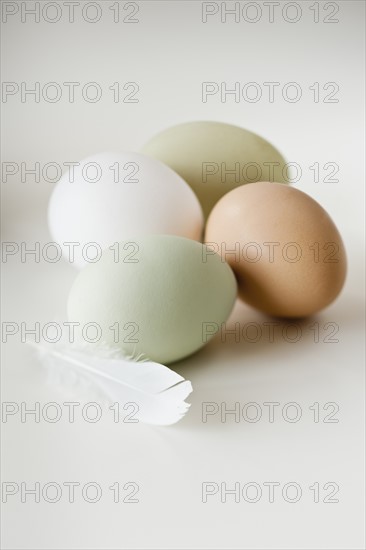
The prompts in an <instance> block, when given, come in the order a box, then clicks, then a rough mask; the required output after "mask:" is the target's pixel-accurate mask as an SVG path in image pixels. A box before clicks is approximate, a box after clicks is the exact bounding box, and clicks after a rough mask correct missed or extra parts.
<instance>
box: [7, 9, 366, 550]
mask: <svg viewBox="0 0 366 550" xmlns="http://www.w3.org/2000/svg"><path fill="white" fill-rule="evenodd" d="M13 4H16V5H17V6H18V7H20V2H18V3H16V2H13ZM33 4H34V2H27V5H28V7H31V6H32V5H33ZM41 4H42V5H44V4H45V3H44V2H41ZM58 4H59V6H60V8H61V11H62V17H61V19H60V21H58V22H57V23H54V24H51V23H48V22H47V21H44V19H43V18H42V16H41V21H40V23H35V22H34V19H33V18H32V16H28V17H27V18H26V21H25V22H24V23H22V21H21V16H20V12H19V13H18V14H15V15H14V16H11V17H9V19H8V21H7V22H6V23H3V25H2V31H3V38H2V60H3V81H6V82H16V83H19V84H20V83H21V82H26V83H27V85H28V87H32V85H34V83H35V82H40V84H41V86H43V85H44V84H45V83H48V82H57V83H60V85H62V83H63V82H71V81H74V82H80V83H81V86H80V87H79V89H80V88H81V87H82V86H83V85H84V84H85V83H87V82H92V81H93V82H98V83H99V84H100V86H101V87H102V89H103V96H102V98H101V100H100V101H99V102H97V103H88V102H87V101H85V100H83V98H82V97H81V95H80V92H76V99H75V102H74V103H72V104H71V103H69V101H68V99H67V95H66V88H64V87H63V90H64V92H65V95H63V96H62V98H61V100H60V101H59V102H57V103H48V102H47V101H44V100H42V99H41V101H40V102H39V103H36V102H34V100H33V98H31V97H28V98H27V101H26V102H24V103H22V102H21V98H20V94H16V95H14V96H11V97H10V96H9V97H8V98H7V99H6V101H5V102H4V103H3V104H2V111H3V123H2V130H3V137H4V138H5V144H4V145H3V150H2V157H3V161H5V162H16V163H19V164H20V163H21V162H25V163H27V165H29V166H31V165H32V164H34V163H35V162H40V163H41V166H43V165H44V164H46V163H47V162H51V161H54V162H58V163H59V164H60V165H62V164H63V163H64V162H68V161H69V162H70V161H78V160H80V159H82V158H84V157H86V156H88V155H90V154H93V153H96V152H99V151H104V150H110V149H111V150H118V149H121V150H123V149H127V150H128V149H130V150H138V149H139V147H141V146H142V144H143V143H144V142H145V141H147V139H149V138H150V137H151V136H152V135H154V133H156V132H158V131H160V130H162V129H163V128H165V127H167V126H170V125H173V124H176V123H180V122H185V121H188V120H200V119H201V120H202V119H207V120H219V121H223V122H228V123H233V124H237V125H239V126H243V127H245V128H248V129H249V130H252V131H255V132H257V133H259V134H260V135H262V136H263V137H265V138H267V139H269V140H270V141H271V142H272V143H273V144H274V145H275V146H277V147H278V148H279V150H280V151H281V152H282V153H283V154H284V155H285V157H286V159H287V160H288V161H292V162H296V163H298V164H299V165H300V166H301V168H302V177H301V180H300V181H299V182H297V183H296V184H295V186H296V187H298V188H300V189H302V190H303V191H305V192H307V193H309V194H310V195H311V196H313V197H314V198H315V199H316V200H318V201H319V202H320V203H321V204H322V205H323V206H324V207H325V208H326V209H327V211H328V212H329V213H330V215H331V216H332V218H333V219H334V221H335V222H336V224H337V226H338V228H339V230H340V232H341V233H342V235H343V238H344V242H345V245H346V249H347V254H348V260H349V272H348V278H347V283H346V286H345V288H344V291H343V292H342V294H341V296H340V297H339V299H338V300H337V301H336V302H335V303H334V304H333V305H332V306H331V307H329V308H328V309H326V310H325V311H324V312H322V313H321V314H319V315H318V316H317V317H316V318H315V319H310V320H307V321H304V322H303V323H302V324H301V328H302V337H301V339H300V340H299V341H298V342H296V343H293V344H291V343H288V342H287V341H286V340H285V339H284V338H283V337H282V336H281V334H282V333H281V329H282V327H279V330H278V332H276V334H277V336H276V338H275V341H274V342H273V343H270V342H269V341H268V338H267V337H266V335H265V334H266V333H265V331H264V330H263V337H262V338H261V339H260V340H259V342H257V343H249V342H248V341H246V340H245V339H242V340H241V342H240V343H235V341H233V338H232V337H228V340H227V342H226V343H225V342H222V341H220V337H217V338H216V339H215V340H213V341H212V342H211V343H210V344H209V345H208V346H207V347H206V348H205V349H203V350H202V351H201V352H199V353H197V354H196V355H195V356H193V357H191V358H189V359H187V360H185V361H182V362H181V363H179V364H177V365H176V369H177V370H178V372H180V373H181V374H182V375H183V376H185V377H186V378H189V379H190V380H191V381H192V384H193V388H194V392H193V394H192V395H191V396H190V402H191V403H192V406H191V409H190V411H189V413H188V415H187V416H186V418H184V419H183V420H182V421H181V422H180V423H179V424H177V425H175V426H173V427H170V428H155V427H150V426H146V425H139V424H138V425H136V424H126V423H114V422H113V421H112V416H111V412H110V411H108V409H107V408H106V409H104V414H103V417H102V420H101V421H100V422H99V423H96V424H91V423H88V422H86V421H84V420H83V419H82V418H81V417H80V414H79V415H78V416H77V421H76V422H75V423H74V424H70V423H69V422H67V420H66V418H65V417H63V418H62V420H61V421H60V422H58V423H55V424H52V423H48V422H46V421H44V420H42V419H41V422H40V423H35V422H34V421H33V419H32V418H31V417H29V418H28V420H27V422H25V423H22V422H21V421H20V416H19V415H15V416H13V417H10V418H9V419H8V421H7V422H6V423H4V422H3V424H2V440H3V457H2V458H3V471H2V479H3V482H4V481H12V482H15V483H18V484H20V483H21V482H22V481H23V482H26V484H27V486H29V487H30V486H32V484H34V483H35V482H37V481H38V482H40V483H41V484H42V485H43V484H45V483H47V482H50V481H52V482H57V483H59V484H62V483H63V482H65V481H66V482H67V481H76V482H79V483H80V484H81V485H83V484H85V483H87V482H90V481H94V482H96V483H99V485H100V486H101V488H102V490H103V494H102V498H101V499H100V501H99V502H98V503H96V504H91V503H87V502H85V501H84V500H83V499H82V497H81V494H80V491H79V492H78V491H76V497H75V502H74V503H73V504H70V503H69V502H68V499H67V494H66V490H65V493H63V497H62V498H61V500H60V502H58V503H55V504H51V503H48V502H45V500H43V499H41V502H40V503H34V500H33V498H32V497H28V499H27V501H26V503H22V502H21V499H20V494H19V493H18V494H17V495H14V496H13V497H9V499H8V502H7V503H6V504H3V512H2V514H3V517H2V520H3V521H2V543H3V547H4V548H8V549H20V548H21V549H23V548H24V549H35V548H37V549H38V548H42V549H43V548H44V549H46V548H47V549H56V548H57V549H61V548H62V549H73V548H78V549H79V548H80V549H84V548H93V549H94V548H95V549H106V548H113V549H114V548H144V549H145V548H146V549H150V548H151V549H165V548H174V549H183V548H186V549H198V548H199V549H201V548H202V549H203V548H205V549H211V548H215V549H216V548H217V549H226V548H233V549H234V548H235V549H239V548H240V549H290V548H291V549H300V548H301V549H359V548H364V546H363V545H364V542H363V515H364V508H363V484H364V479H363V449H364V446H363V439H364V436H363V423H364V392H363V387H364V371H363V348H364V347H363V339H364V324H363V320H364V315H363V280H364V273H363V251H364V244H363V211H364V206H363V205H364V172H363V166H364V164H363V151H364V139H363V120H364V107H363V94H364V59H363V49H364V3H363V2H362V1H359V2H358V1H355V2H353V1H351V2H345V1H341V2H337V3H330V4H331V6H330V7H329V3H328V7H326V5H325V4H326V3H324V2H320V4H319V9H320V12H319V14H320V21H319V23H314V10H311V9H310V6H313V5H314V3H313V2H298V3H297V5H298V6H300V7H301V11H302V14H301V17H300V19H299V21H298V22H296V23H289V22H288V21H286V20H285V19H284V17H283V16H282V8H283V7H284V5H285V3H283V2H282V3H281V5H280V6H279V7H277V8H276V11H275V19H274V22H273V23H270V22H269V21H268V19H269V15H268V13H269V12H268V9H269V8H268V7H266V6H265V4H264V3H263V2H256V3H254V4H255V5H256V6H259V7H260V8H261V10H262V16H261V17H260V18H259V20H258V22H257V23H249V22H248V21H245V19H244V18H243V17H241V18H240V22H238V23H236V22H235V20H234V17H233V16H228V18H227V21H226V23H222V22H221V20H220V13H218V14H217V15H214V16H211V17H209V18H208V21H207V23H203V22H202V17H201V13H202V5H201V2H195V1H186V2H173V1H162V2H155V1H145V2H139V13H138V14H137V15H136V16H135V17H136V18H137V19H138V20H139V22H138V23H135V24H128V23H123V22H122V21H120V22H119V23H114V22H113V12H112V11H111V10H110V9H109V8H110V6H111V5H112V4H113V3H112V2H109V1H105V2H100V3H99V6H100V9H101V11H102V17H101V19H100V21H99V22H97V23H95V24H91V23H88V22H86V21H84V20H83V19H82V17H81V6H84V4H85V2H83V1H82V2H81V4H80V6H79V8H75V21H74V23H69V22H68V11H67V8H66V7H65V6H64V3H63V2H59V3H58ZM245 4H248V3H247V2H241V3H240V5H241V7H243V6H244V5H245ZM287 4H288V3H287ZM217 5H218V6H219V3H218V4H217ZM333 5H336V6H339V12H338V13H337V14H336V15H334V16H333V19H339V22H338V23H325V22H324V21H323V20H324V18H325V17H326V16H327V15H328V16H330V14H331V12H332V11H333ZM123 6H124V3H121V18H122V17H126V14H128V13H129V12H131V11H132V9H131V8H128V7H127V9H125V10H124V9H123ZM228 7H229V8H230V7H233V3H232V2H230V3H229V4H228ZM251 9H253V10H254V9H256V8H255V7H254V8H251ZM285 9H289V11H288V12H285V16H286V17H287V18H293V17H294V13H295V12H294V11H291V10H293V9H295V8H291V7H290V8H289V7H287V8H285ZM50 10H51V8H50ZM89 13H90V17H94V15H93V12H92V11H90V12H89ZM53 16H54V15H53V13H52V12H51V11H50V12H49V17H53ZM253 17H254V11H249V12H248V17H247V18H253ZM131 81H134V82H137V83H138V85H139V87H140V91H139V93H138V98H139V102H138V103H134V104H128V103H123V102H120V103H114V102H113V97H112V92H111V91H110V90H109V89H108V87H109V86H111V85H112V84H113V83H114V82H120V83H121V86H123V85H124V84H125V83H126V82H131ZM205 81H210V82H217V83H221V82H226V83H227V87H228V88H232V87H233V85H234V83H235V82H240V83H241V84H245V83H247V82H257V83H258V84H259V85H260V86H261V89H262V91H263V96H262V98H261V99H260V100H259V101H258V102H257V103H250V102H248V101H245V100H244V99H242V100H241V101H240V102H238V103H236V102H235V101H234V99H233V96H227V101H226V102H222V101H220V96H219V95H216V96H213V97H210V98H208V101H207V102H206V103H204V102H202V98H201V86H202V82H205ZM264 82H279V83H280V86H279V87H278V88H277V89H276V90H277V91H276V96H275V101H274V102H273V103H270V102H269V101H268V88H266V87H265V86H263V83H264ZM288 82H297V83H298V85H299V86H300V87H301V90H302V97H301V99H300V100H299V101H297V102H294V103H291V102H289V101H286V100H284V99H283V97H282V95H281V90H282V88H283V86H284V85H285V84H286V83H288ZM314 82H319V84H320V101H319V102H314V95H313V92H312V91H311V90H310V89H309V87H310V86H312V85H313V84H314ZM328 82H336V83H337V84H338V86H339V92H338V93H337V94H336V96H335V97H336V98H337V99H338V100H339V101H338V102H337V103H325V102H324V101H323V100H324V97H325V95H326V92H325V91H324V90H323V89H322V87H323V85H325V84H326V83H328ZM122 91H123V90H122ZM329 91H331V89H328V90H327V92H329ZM314 162H318V163H319V164H320V166H323V165H324V164H325V163H327V162H336V163H337V164H338V165H339V172H338V174H337V175H336V176H335V177H336V178H338V180H339V181H338V182H335V183H329V182H325V181H324V177H325V176H326V175H327V173H328V172H324V171H323V170H321V173H320V181H319V182H314V175H313V172H312V171H311V170H310V169H309V166H311V165H313V164H314ZM52 187H53V184H51V183H49V182H47V181H44V179H43V178H42V177H41V180H40V182H39V183H35V182H34V179H33V178H32V177H31V176H29V177H28V178H27V179H26V182H23V183H22V182H21V178H20V174H17V175H15V176H12V177H10V178H9V179H8V181H7V182H6V183H5V182H4V181H3V183H2V208H3V240H4V241H15V242H17V243H20V242H21V241H25V242H26V243H27V244H29V246H31V244H32V243H34V242H35V241H40V242H41V243H46V242H48V241H49V240H50V235H49V233H48V229H47V220H46V207H47V201H48V198H49V195H50V193H51V190H52ZM65 216H67V212H65ZM290 240H291V239H290ZM2 267H3V288H2V297H3V312H2V317H3V321H13V322H17V323H21V322H22V321H23V322H27V323H29V324H32V323H34V322H36V321H39V322H41V323H47V322H49V321H51V320H54V319H55V318H59V319H63V318H64V317H65V302H66V298H67V295H68V292H69V289H70V286H71V284H72V281H73V279H74V277H75V271H74V269H73V267H71V266H70V265H67V264H66V263H65V262H62V263H58V264H50V263H47V262H41V263H39V264H37V263H34V262H33V261H32V259H31V258H30V259H28V261H27V262H26V263H21V262H20V258H19V257H18V256H14V258H11V259H10V260H9V261H8V262H7V263H6V264H3V266H2ZM237 321H239V322H240V323H242V325H245V324H246V323H248V322H257V323H261V326H263V325H262V324H263V323H264V322H266V321H268V319H266V318H265V317H264V316H261V315H260V314H259V313H256V312H254V311H252V310H250V309H249V308H246V307H245V306H243V305H241V304H237V306H236V307H235V310H234V312H233V315H232V317H231V322H232V323H234V322H237ZM314 322H317V323H319V326H320V342H318V343H315V342H314V332H313V331H312V330H311V328H310V326H311V325H312V324H313V323H314ZM326 323H335V324H337V325H338V327H339V331H338V334H337V335H336V336H335V338H337V339H338V340H339V341H338V342H335V343H334V342H333V343H326V342H324V339H325V338H326V335H327V334H329V333H330V329H329V326H328V329H324V325H325V324H326ZM284 325H286V323H285V324H284ZM2 387H3V400H4V401H14V402H17V403H20V402H21V401H24V402H26V403H27V404H28V405H29V406H30V405H32V404H34V403H35V402H36V401H38V402H40V403H41V404H44V403H48V402H50V401H56V402H58V403H61V404H62V403H63V402H64V401H68V400H71V401H80V402H87V401H90V400H92V399H93V396H92V397H91V395H90V394H88V393H85V394H83V393H81V394H78V393H77V392H78V390H77V389H76V390H75V391H74V393H72V392H71V393H70V394H69V393H68V392H67V391H66V389H65V388H64V387H63V386H61V385H52V384H51V385H50V384H47V383H46V382H45V373H44V372H43V370H42V368H41V366H40V364H39V361H38V359H37V358H35V357H34V355H33V353H32V350H30V349H28V348H27V347H26V346H25V345H24V344H21V342H20V337H19V335H17V336H14V337H13V338H9V340H8V343H7V344H6V345H4V346H3V367H2ZM83 391H84V390H83ZM70 396H71V397H70ZM203 402H216V403H218V404H219V406H220V403H226V405H227V407H228V408H233V406H234V403H235V402H239V403H240V407H244V406H245V404H246V403H250V402H255V403H257V404H258V406H259V407H260V410H261V411H262V418H261V419H260V420H258V422H256V423H251V422H248V421H246V420H245V419H243V418H241V420H240V421H239V422H237V423H236V422H235V420H234V417H233V415H229V416H227V418H226V422H221V418H220V414H216V415H213V416H210V417H208V419H207V422H206V423H204V422H202V403H203ZM265 402H278V403H279V406H278V407H277V408H276V412H275V418H274V422H269V420H268V407H266V406H265V405H263V403H265ZM289 402H296V403H297V404H298V406H300V407H301V412H302V415H301V418H300V419H299V421H298V422H293V423H291V422H289V421H288V420H285V419H284V418H283V416H282V414H281V412H282V411H283V407H284V406H285V405H286V403H289ZM314 402H318V403H319V404H320V421H319V422H314V413H313V411H312V410H311V409H309V407H311V406H312V405H313V403H314ZM329 402H332V403H336V404H337V406H338V407H339V411H338V412H337V413H336V414H335V416H334V419H338V420H339V422H336V423H329V422H324V418H325V416H326V414H327V413H329V412H331V410H332V409H328V410H327V411H325V410H323V406H324V405H325V404H326V403H329ZM293 412H294V410H293V409H292V410H289V411H288V414H289V415H291V414H293ZM251 413H253V410H252V411H248V414H251ZM129 481H134V482H136V483H138V484H139V486H140V491H139V493H138V495H137V496H138V498H139V503H135V504H128V503H119V504H116V503H114V502H113V495H112V492H111V491H110V490H109V489H108V487H109V486H111V485H112V484H113V483H114V482H119V483H120V484H121V485H122V486H123V484H124V483H126V482H129ZM271 481H273V482H278V483H280V484H281V485H280V487H279V488H277V491H276V492H275V499H274V502H273V503H270V502H269V499H268V489H267V488H266V486H263V483H264V482H271ZM203 482H213V483H218V484H220V483H221V482H225V483H226V484H227V486H228V488H231V487H233V485H234V483H235V482H239V483H240V484H241V486H243V485H245V484H246V483H248V482H255V483H257V484H259V485H260V486H261V488H262V491H263V494H262V497H261V499H260V500H259V501H258V502H256V503H249V502H246V501H245V500H244V499H241V501H240V502H239V503H236V502H235V501H234V497H233V496H232V495H231V496H230V495H229V496H228V498H227V502H226V503H222V502H221V501H220V493H217V494H216V495H214V496H211V497H208V501H207V503H203V502H202V498H201V492H202V488H201V486H202V483H203ZM288 482H294V483H297V484H298V485H299V486H300V487H301V489H302V496H301V498H300V500H299V501H298V502H296V503H289V502H287V501H286V500H285V499H284V498H283V497H282V492H281V491H282V488H283V486H284V484H286V483H288ZM315 482H318V483H319V484H320V488H321V490H320V502H319V503H314V493H313V492H312V491H311V490H310V489H309V486H311V485H313V484H314V483H315ZM327 482H333V483H336V484H337V485H338V486H339V492H338V493H337V495H336V496H335V498H337V499H338V500H339V502H337V503H325V502H323V499H324V497H325V496H326V495H327V494H329V493H330V491H331V490H330V489H329V488H328V489H327V490H324V489H323V486H324V484H326V483H327ZM290 496H292V494H291V492H290Z"/></svg>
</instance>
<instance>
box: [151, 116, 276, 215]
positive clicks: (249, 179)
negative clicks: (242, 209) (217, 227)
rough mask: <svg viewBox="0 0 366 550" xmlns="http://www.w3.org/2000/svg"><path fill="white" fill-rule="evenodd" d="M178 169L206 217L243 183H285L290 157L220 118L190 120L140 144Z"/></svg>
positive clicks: (255, 135) (152, 154)
mask: <svg viewBox="0 0 366 550" xmlns="http://www.w3.org/2000/svg"><path fill="white" fill-rule="evenodd" d="M142 152H143V153H144V154H146V155H149V156H151V157H154V158H156V159H158V160H160V161H162V162H164V163H165V164H167V165H168V166H170V168H172V169H173V170H175V172H177V173H178V174H179V175H180V176H181V177H182V178H183V179H184V180H185V181H186V182H187V183H188V184H189V185H190V186H191V188H192V189H193V191H194V192H195V193H196V195H197V197H198V199H199V201H200V203H201V206H202V209H203V212H204V214H205V217H206V218H207V216H208V214H209V213H210V212H211V210H212V208H213V207H214V205H215V204H216V203H217V202H218V200H219V199H220V198H221V197H222V196H223V195H225V194H226V193H227V192H228V191H231V190H232V189H234V188H235V187H238V186H239V185H243V184H245V183H254V182H257V181H277V182H279V183H287V168H286V167H285V164H286V161H285V159H284V158H283V156H282V155H281V154H280V153H279V152H278V151H277V149H275V148H274V147H273V146H272V145H271V144H270V143H269V142H268V141H266V140H265V139H263V138H262V137H260V136H258V135H257V134H254V133H253V132H249V131H248V130H244V129H243V128H239V127H238V126H233V125H231V124H224V123H221V122H207V121H201V122H187V123H184V124H178V125H177V126H172V127H171V128H168V129H167V130H164V131H163V132H161V133H159V134H157V135H156V136H154V137H153V138H152V139H151V140H150V141H149V142H148V143H146V145H145V146H144V147H143V148H142Z"/></svg>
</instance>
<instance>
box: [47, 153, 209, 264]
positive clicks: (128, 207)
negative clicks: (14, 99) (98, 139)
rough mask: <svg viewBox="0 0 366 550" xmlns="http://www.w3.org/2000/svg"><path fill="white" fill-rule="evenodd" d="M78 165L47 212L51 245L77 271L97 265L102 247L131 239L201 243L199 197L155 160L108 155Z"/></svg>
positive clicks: (59, 186) (66, 176) (59, 187)
mask: <svg viewBox="0 0 366 550" xmlns="http://www.w3.org/2000/svg"><path fill="white" fill-rule="evenodd" d="M77 164H78V165H77V166H71V168H70V170H69V171H68V172H67V173H65V174H64V175H63V176H62V178H61V179H60V181H59V182H58V183H57V185H56V187H55V189H54V191H53V193H52V196H51V199H50V203H49V210H48V221H49V228H50V232H51V234H52V237H53V239H54V241H55V242H57V243H58V244H59V245H60V246H61V248H62V251H63V255H64V257H65V258H66V259H68V260H69V261H71V262H72V263H73V264H74V265H76V266H77V267H82V266H83V265H85V264H87V263H93V262H94V261H97V260H98V258H99V257H100V255H101V253H102V250H103V249H104V248H106V247H108V246H110V245H112V246H113V244H114V243H115V242H118V241H122V240H125V239H129V238H130V237H131V236H134V237H138V236H142V235H149V234H172V235H179V236H182V237H187V238H189V239H197V240H200V239H201V238H202V230H203V215H202V210H201V207H200V204H199V201H198V199H197V197H196V196H195V194H194V193H193V191H192V190H191V188H190V187H189V185H187V183H186V182H185V181H184V180H183V179H182V178H181V177H180V176H179V175H178V174H176V173H175V172H174V171H173V170H171V169H170V168H169V167H168V166H165V165H164V164H162V163H161V162H159V161H158V160H155V159H152V158H149V157H147V156H145V155H142V154H140V153H128V152H125V153H121V152H120V153H112V152H106V153H101V154H97V155H94V156H91V157H88V158H86V159H85V160H83V161H81V162H80V163H77ZM70 243H72V245H70Z"/></svg>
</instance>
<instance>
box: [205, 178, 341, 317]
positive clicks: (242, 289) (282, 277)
mask: <svg viewBox="0 0 366 550" xmlns="http://www.w3.org/2000/svg"><path fill="white" fill-rule="evenodd" d="M205 242H206V244H207V245H208V243H211V244H210V245H209V246H211V248H212V249H213V250H216V251H217V252H218V253H220V254H221V255H222V257H223V258H224V259H225V260H226V261H227V262H228V263H229V264H230V265H231V267H232V268H233V270H234V272H235V274H236V277H237V280H238V285H239V296H240V297H241V298H242V299H243V300H244V301H245V302H246V303H247V304H249V305H250V306H253V307H254V308H257V309H259V310H261V311H263V312H265V313H267V314H269V315H273V316H278V317H305V316H308V315H312V314H314V313H316V312H318V311H320V310H321V309H323V308H324V307H326V306H328V305H329V304H330V303H331V302H332V301H333V300H334V299H335V298H336V297H337V296H338V294H339V292H340V291H341V289H342V286H343V283H344V280H345V276H346V253H345V249H344V246H343V242H342V239H341V236H340V234H339V232H338V230H337V228H336V226H335V225H334V223H333V221H332V220H331V218H330V217H329V215H328V214H327V212H326V211H325V210H324V209H323V208H322V207H321V206H320V205H319V204H318V203H317V202H316V201H315V200H313V199H312V198H311V197H309V196H308V195H307V194H305V193H303V192H301V191H299V190H298V189H294V188H292V187H289V186H287V185H283V184H281V183H271V182H257V183H253V184H250V185H244V186H241V187H238V188H237V189H234V190H233V191H231V192H230V193H228V194H227V195H225V196H224V197H223V198H222V199H221V200H220V201H219V202H218V203H217V204H216V206H215V208H214V209H213V210H212V212H211V215H210V217H209V219H208V222H207V227H206V233H205Z"/></svg>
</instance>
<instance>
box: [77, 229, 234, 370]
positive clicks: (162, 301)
mask: <svg viewBox="0 0 366 550" xmlns="http://www.w3.org/2000/svg"><path fill="white" fill-rule="evenodd" d="M236 295H237V285H236V280H235V276H234V274H233V272H232V270H231V268H230V267H229V265H228V264H227V263H226V262H225V261H223V260H222V258H221V257H220V256H219V255H217V254H216V253H213V251H212V250H210V249H209V248H208V247H206V246H205V245H203V244H201V243H198V242H196V241H193V240H190V239H186V238H182V237H177V236H172V235H150V236H147V237H142V238H138V239H135V240H134V241H130V242H122V243H120V244H119V250H118V251H117V250H113V251H112V250H109V249H107V250H105V251H104V252H103V255H102V258H101V260H100V261H99V262H97V263H95V264H93V265H90V266H87V267H86V268H85V269H83V270H82V271H81V272H80V273H79V275H78V276H77V278H76V280H75V282H74V284H73V286H72V288H71V291H70V295H69V298H68V318H69V320H70V321H72V322H77V323H79V324H80V327H82V329H83V327H86V326H87V325H88V323H97V324H98V327H100V332H101V333H100V342H101V343H103V345H108V346H111V347H112V348H118V349H119V350H121V351H122V352H123V353H125V354H127V355H134V356H135V357H136V356H139V355H140V354H142V355H143V356H144V357H148V358H150V359H151V360H153V361H156V362H159V363H164V364H168V363H171V362H174V361H177V360H179V359H182V358H184V357H186V356H188V355H190V354H192V353H194V352H195V351H197V350H198V349H199V348H201V347H202V346H203V345H204V344H205V343H206V342H207V341H209V339H210V338H211V336H212V335H213V334H214V333H215V332H217V330H218V329H219V328H220V326H221V323H224V322H225V321H226V319H227V318H228V316H229V314H230V312H231V310H232V307H233V304H234V301H235V298H236Z"/></svg>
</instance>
